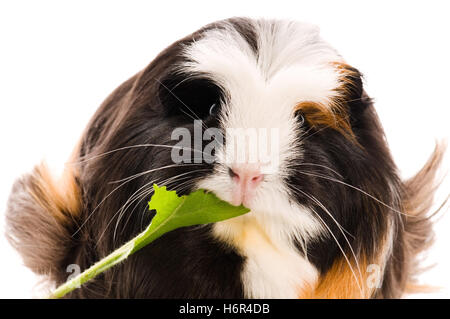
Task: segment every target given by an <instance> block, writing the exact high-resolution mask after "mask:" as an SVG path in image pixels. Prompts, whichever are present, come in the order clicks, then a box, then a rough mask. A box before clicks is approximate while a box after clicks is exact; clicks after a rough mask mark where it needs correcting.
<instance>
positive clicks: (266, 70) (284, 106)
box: [181, 20, 343, 298]
mask: <svg viewBox="0 0 450 319" xmlns="http://www.w3.org/2000/svg"><path fill="white" fill-rule="evenodd" d="M252 23H253V25H254V28H255V31H256V34H257V36H258V39H257V43H258V52H257V54H256V55H255V52H253V50H252V48H251V47H250V46H249V44H248V43H247V41H246V40H245V39H244V38H242V36H241V35H240V34H239V33H238V32H237V31H236V30H235V29H234V28H233V26H232V25H231V24H229V25H227V24H224V26H225V29H213V30H209V31H206V32H205V34H204V36H203V37H202V38H201V39H199V40H198V41H196V42H193V43H192V44H190V45H189V46H187V47H185V48H184V55H185V56H186V57H188V59H189V61H190V62H187V63H185V64H184V65H182V66H181V69H183V71H185V72H188V73H193V74H198V73H201V74H203V75H205V76H208V77H210V78H211V79H213V80H214V81H215V82H216V83H218V84H219V85H220V86H221V87H222V88H223V89H224V91H225V92H226V101H223V103H224V105H222V114H221V115H220V116H221V125H222V127H223V128H224V129H228V128H244V129H246V128H252V129H254V128H267V129H270V128H277V129H278V130H279V133H280V134H279V153H278V154H277V156H278V158H277V159H278V161H277V163H278V165H279V167H278V170H277V172H276V173H274V174H269V175H267V176H265V178H264V181H263V182H262V183H261V184H260V185H259V186H258V188H257V190H256V194H255V196H254V199H253V201H252V202H251V204H250V205H248V206H249V208H250V209H251V212H250V213H249V214H247V215H245V216H242V217H239V218H235V219H233V220H228V221H225V222H221V223H217V224H216V225H214V234H215V235H216V236H217V237H218V238H220V239H222V240H223V241H225V242H228V243H229V244H231V245H233V246H235V247H236V248H237V249H238V250H239V252H240V253H241V254H242V255H244V256H245V257H246V261H245V265H244V270H243V273H242V281H243V284H244V291H245V296H246V297H252V298H296V297H298V295H299V293H300V291H301V288H302V287H304V286H305V285H306V284H308V285H311V286H314V285H315V283H316V281H317V277H318V273H317V270H316V269H315V267H314V266H313V265H312V264H311V263H310V262H308V260H306V259H305V258H304V257H302V254H301V253H300V252H299V250H298V248H297V247H295V245H294V242H295V240H297V241H298V242H299V243H300V244H301V245H302V246H303V247H306V243H307V242H308V241H309V240H310V239H311V238H314V237H316V236H320V235H326V232H325V231H324V229H323V227H322V225H321V224H320V222H319V221H318V220H317V219H316V218H314V215H313V213H312V212H310V211H308V210H306V209H305V208H303V207H301V206H300V205H298V204H296V203H294V202H293V201H291V200H290V199H289V195H288V190H287V187H286V186H285V182H284V181H283V179H284V177H286V174H287V165H288V164H289V163H292V161H293V160H297V161H298V160H299V159H301V147H299V146H301V141H300V139H299V137H300V136H301V134H302V129H301V127H299V124H298V122H297V121H296V119H295V117H294V114H293V113H294V112H293V110H294V107H295V105H296V104H298V103H300V102H303V101H311V102H319V103H322V104H324V105H327V104H328V103H329V101H330V100H331V99H333V98H334V97H335V96H336V94H337V92H336V88H337V87H338V86H339V74H338V73H337V72H336V70H335V69H334V68H333V66H332V64H331V63H332V62H343V60H342V58H341V57H340V56H339V55H338V54H337V53H336V51H335V50H334V49H332V48H331V47H330V46H329V45H328V44H326V43H325V42H324V41H322V40H321V38H320V37H319V33H318V29H317V28H315V27H312V26H310V25H306V24H301V23H296V22H283V21H267V20H259V21H253V22H252ZM225 151H226V150H223V149H222V150H219V151H218V152H217V156H218V159H219V165H216V166H217V167H216V172H215V173H214V174H213V175H211V176H209V177H207V178H205V179H204V180H202V181H200V182H198V183H197V186H198V187H199V188H204V189H207V190H210V191H212V192H214V193H215V194H216V195H217V196H219V197H220V198H222V199H223V200H227V201H230V200H231V185H232V184H231V183H232V180H231V179H230V176H229V175H228V170H227V167H226V166H225V165H224V163H223V161H222V160H223V158H224V157H225V156H226V154H224V152H225ZM221 161H222V162H221ZM220 163H221V164H222V165H221V164H220Z"/></svg>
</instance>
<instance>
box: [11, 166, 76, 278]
mask: <svg viewBox="0 0 450 319" xmlns="http://www.w3.org/2000/svg"><path fill="white" fill-rule="evenodd" d="M79 212H80V191H79V187H78V185H77V182H76V179H75V176H74V175H73V172H71V171H69V170H66V171H65V172H64V174H63V175H62V176H61V178H59V179H58V180H55V179H54V178H53V177H52V176H51V174H50V172H49V170H48V168H47V166H46V165H45V164H41V165H39V166H36V167H35V168H34V170H33V171H32V172H31V173H28V174H26V175H24V176H22V177H21V178H19V179H18V180H17V181H16V182H15V183H14V185H13V188H12V192H11V195H10V197H9V200H8V205H7V212H6V221H7V231H6V236H7V239H8V240H9V242H10V243H11V245H12V246H13V247H14V248H15V249H16V250H17V251H18V252H19V253H20V254H21V256H22V258H23V261H24V264H25V266H27V267H29V268H30V269H31V270H33V271H34V272H35V273H37V274H39V275H45V276H49V277H50V278H51V279H52V280H55V281H58V282H59V281H61V279H62V280H65V277H67V274H66V273H63V271H64V270H65V267H66V266H67V264H66V263H65V259H66V258H67V256H68V255H70V250H71V249H72V248H73V247H74V240H73V238H72V236H71V235H72V233H73V229H74V227H75V225H76V224H77V223H76V219H77V216H78V215H79ZM63 276H64V278H61V277H63Z"/></svg>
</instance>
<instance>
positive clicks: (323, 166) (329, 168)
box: [287, 163, 344, 178]
mask: <svg viewBox="0 0 450 319" xmlns="http://www.w3.org/2000/svg"><path fill="white" fill-rule="evenodd" d="M308 165H310V166H317V167H322V168H326V169H328V170H330V171H332V172H333V173H335V174H336V175H338V176H339V177H341V178H344V177H343V176H342V175H341V174H340V173H339V172H337V171H335V170H334V169H332V168H331V167H328V166H325V165H321V164H315V163H297V164H289V165H287V168H292V167H296V166H308Z"/></svg>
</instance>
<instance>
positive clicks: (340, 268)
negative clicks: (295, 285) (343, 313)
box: [299, 258, 374, 299]
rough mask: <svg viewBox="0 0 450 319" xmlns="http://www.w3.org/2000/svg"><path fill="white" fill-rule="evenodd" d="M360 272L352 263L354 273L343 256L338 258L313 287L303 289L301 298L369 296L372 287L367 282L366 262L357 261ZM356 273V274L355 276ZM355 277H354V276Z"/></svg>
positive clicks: (356, 297) (368, 274) (355, 297)
mask: <svg viewBox="0 0 450 319" xmlns="http://www.w3.org/2000/svg"><path fill="white" fill-rule="evenodd" d="M359 266H360V269H361V274H360V273H359V271H358V269H357V267H356V266H355V265H354V264H352V268H353V269H354V274H353V272H352V271H351V269H350V267H349V265H348V263H347V261H346V260H345V258H341V259H338V260H337V261H336V262H335V263H334V264H333V266H332V267H331V269H330V270H329V271H328V272H327V273H326V274H325V275H323V276H322V277H321V278H320V279H319V282H318V284H317V286H316V287H315V288H311V287H309V289H303V291H302V292H301V293H300V295H299V298H302V299H361V298H370V297H371V296H372V294H373V291H374V288H369V287H368V285H367V283H368V281H369V278H368V277H369V276H370V275H371V273H367V272H366V269H367V263H366V262H361V261H360V262H359ZM355 275H356V276H355ZM355 277H356V278H355Z"/></svg>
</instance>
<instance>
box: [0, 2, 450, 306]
mask: <svg viewBox="0 0 450 319" xmlns="http://www.w3.org/2000/svg"><path fill="white" fill-rule="evenodd" d="M448 3H449V2H447V1H441V2H438V1H422V2H414V1H395V2H394V1H386V2H384V1H372V2H368V1H332V2H331V1H329V2H324V1H304V2H303V1H292V2H284V1H280V0H277V1H270V2H265V1H242V0H241V1H230V0H228V1H194V0H191V1H179V2H174V1H151V2H150V1H147V2H138V1H123V2H116V1H95V2H94V1H72V2H71V3H70V4H69V2H66V1H64V3H63V2H62V1H29V2H24V1H9V2H7V1H2V2H1V4H0V143H1V148H0V149H1V155H0V161H1V162H0V226H1V228H2V229H1V231H2V235H1V237H0V297H3V298H12V297H19V298H22V297H25V298H26V297H31V296H34V295H35V294H34V293H33V286H34V285H35V283H36V278H35V276H34V275H33V274H32V273H31V272H30V271H28V270H27V269H26V268H24V267H23V266H22V265H21V260H20V258H19V257H18V256H17V255H16V253H15V252H14V251H13V250H12V249H11V248H10V247H9V245H8V244H7V242H6V240H5V239H4V236H3V225H4V220H3V219H4V218H3V212H4V210H5V203H6V200H7V197H8V193H9V190H10V187H11V184H12V183H13V181H14V179H15V178H16V177H17V176H19V175H20V174H21V173H23V172H25V171H27V170H29V169H31V168H32V166H33V165H34V164H36V163H38V162H39V161H40V160H41V159H43V158H46V159H47V160H48V161H49V162H50V164H52V165H53V166H54V167H56V168H60V167H61V165H62V164H63V163H64V161H65V160H66V159H67V158H68V156H69V154H70V152H71V150H72V148H73V147H74V145H75V143H76V142H77V140H78V138H79V136H80V134H81V132H82V130H83V128H84V127H85V125H86V124H87V121H88V120H89V118H90V117H91V116H92V114H93V113H94V111H95V110H96V108H97V107H98V106H99V104H100V103H101V102H102V100H103V99H104V98H105V97H106V96H107V95H108V94H109V93H110V92H111V91H112V90H113V89H114V88H115V87H117V86H118V85H119V84H120V83H121V82H123V81H124V80H126V79H127V78H129V77H130V76H132V75H133V74H134V73H136V72H137V71H139V70H140V69H142V68H143V67H145V66H146V65H147V64H148V63H149V62H150V61H151V60H152V59H153V58H154V57H155V55H156V54H157V53H158V52H159V51H161V50H162V49H163V48H165V47H166V46H167V45H169V44H170V43H172V42H173V41H175V40H177V39H179V38H180V37H183V36H185V35H187V34H188V33H190V32H192V31H195V30H196V29H198V28H199V27H201V26H202V25H204V24H206V23H209V22H212V21H214V20H217V19H222V18H227V17H231V16H250V17H266V18H291V19H295V20H300V21H306V22H311V23H314V24H317V25H319V26H320V28H321V31H322V35H323V37H324V38H325V39H326V40H327V41H329V42H330V43H331V44H332V45H333V46H334V47H335V48H336V49H337V50H338V51H340V53H341V54H342V55H343V56H344V58H346V60H347V62H348V63H350V64H352V65H353V66H355V67H357V68H358V69H359V70H360V71H361V72H363V73H364V74H365V79H366V88H367V91H368V93H369V95H371V96H372V97H373V98H374V99H375V101H376V107H377V110H378V112H379V115H380V117H381V120H382V123H383V125H384V127H385V130H386V135H387V139H388V142H389V145H390V147H391V150H392V153H393V156H394V159H395V160H396V162H397V164H398V166H399V168H400V170H401V174H402V176H403V177H408V176H411V175H412V174H413V173H414V172H415V171H417V170H418V169H419V168H420V167H421V165H422V164H423V163H424V162H425V161H426V159H427V157H428V155H429V154H430V153H431V152H432V150H433V147H434V142H435V140H436V139H444V138H448V136H449V128H448V121H449V115H450V111H449V109H450V97H449V91H450V82H449V75H450V62H449V60H450V41H449V38H450V36H449V31H450V22H449V21H450V19H449V18H448V15H449V13H450V8H449V7H448V5H447V4H448ZM448 158H449V157H448V156H447V157H446V168H447V169H448V167H449V166H448ZM449 190H450V187H449V182H448V178H447V179H446V180H445V182H444V184H443V185H442V187H441V189H440V192H439V194H438V199H441V200H442V199H443V198H444V197H445V196H447V195H448V193H449ZM449 213H450V212H449ZM435 229H436V232H437V241H436V244H435V245H434V247H433V249H432V250H431V251H430V253H429V254H428V255H427V258H426V259H425V265H431V264H434V263H436V266H435V267H434V268H433V269H432V270H430V271H428V272H427V273H425V274H424V275H422V276H421V277H420V280H421V282H425V283H429V284H432V285H438V286H442V287H443V289H442V290H441V291H439V292H436V293H433V294H428V295H419V296H420V297H443V298H447V297H449V296H450V273H449V271H448V270H449V269H450V258H449V248H448V247H449V244H450V235H449V233H450V216H449V215H448V214H447V215H446V216H443V217H442V218H441V219H440V220H439V222H438V223H437V224H436V227H435ZM34 291H35V290H34ZM416 296H417V295H416Z"/></svg>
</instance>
